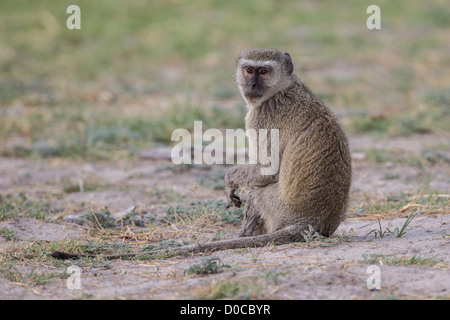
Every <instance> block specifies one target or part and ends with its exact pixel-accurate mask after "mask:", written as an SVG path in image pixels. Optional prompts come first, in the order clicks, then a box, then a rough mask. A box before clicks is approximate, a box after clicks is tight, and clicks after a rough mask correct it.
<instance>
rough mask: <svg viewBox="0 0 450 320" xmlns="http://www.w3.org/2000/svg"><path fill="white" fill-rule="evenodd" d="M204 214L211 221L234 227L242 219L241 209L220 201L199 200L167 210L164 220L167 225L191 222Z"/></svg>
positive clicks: (242, 212)
mask: <svg viewBox="0 0 450 320" xmlns="http://www.w3.org/2000/svg"><path fill="white" fill-rule="evenodd" d="M205 214H208V217H209V218H210V219H211V220H213V221H217V220H219V221H223V222H225V223H231V224H236V225H237V224H240V223H241V222H242V219H243V217H244V211H243V209H242V208H233V207H231V206H230V205H228V204H227V203H225V202H224V201H222V200H201V201H195V202H193V203H192V204H191V206H189V207H184V206H180V205H177V206H175V207H174V206H171V207H169V208H167V209H166V216H165V217H164V220H165V221H166V222H169V223H175V222H192V221H194V220H196V219H198V218H199V217H201V216H203V215H205Z"/></svg>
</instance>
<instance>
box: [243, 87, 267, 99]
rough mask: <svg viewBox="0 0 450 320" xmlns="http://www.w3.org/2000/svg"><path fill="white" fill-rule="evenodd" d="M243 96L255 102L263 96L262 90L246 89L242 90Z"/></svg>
mask: <svg viewBox="0 0 450 320" xmlns="http://www.w3.org/2000/svg"><path fill="white" fill-rule="evenodd" d="M244 95H245V97H246V98H247V99H249V100H257V99H260V98H262V96H263V95H264V89H253V88H252V89H247V90H244Z"/></svg>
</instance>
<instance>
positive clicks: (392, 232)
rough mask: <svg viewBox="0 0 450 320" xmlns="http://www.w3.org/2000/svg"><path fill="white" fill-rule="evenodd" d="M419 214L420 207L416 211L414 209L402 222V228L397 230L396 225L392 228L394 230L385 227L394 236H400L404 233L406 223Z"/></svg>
mask: <svg viewBox="0 0 450 320" xmlns="http://www.w3.org/2000/svg"><path fill="white" fill-rule="evenodd" d="M418 214H420V209H419V210H418V211H416V212H415V213H411V214H410V215H409V216H408V218H407V219H406V221H405V223H404V224H403V226H402V228H401V229H400V230H399V229H398V227H396V228H395V229H394V231H391V230H389V229H388V228H386V230H387V231H388V232H389V233H390V234H391V235H393V236H394V237H396V238H401V237H402V236H403V235H404V234H405V233H406V231H405V229H406V227H407V226H408V224H409V223H410V222H411V221H412V220H413V219H414V218H415V217H416V216H417V215H418Z"/></svg>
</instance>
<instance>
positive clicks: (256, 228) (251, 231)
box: [239, 190, 264, 237]
mask: <svg viewBox="0 0 450 320" xmlns="http://www.w3.org/2000/svg"><path fill="white" fill-rule="evenodd" d="M258 192H259V190H254V191H250V192H249V195H248V199H247V202H246V203H245V208H244V221H243V222H242V228H241V232H240V233H239V236H240V237H250V236H252V235H257V234H263V233H264V231H263V229H264V221H263V220H262V219H261V216H260V214H259V212H258V211H257V210H256V207H255V205H254V202H253V198H254V197H257V196H256V194H258Z"/></svg>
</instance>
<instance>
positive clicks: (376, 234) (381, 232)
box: [364, 218, 386, 238]
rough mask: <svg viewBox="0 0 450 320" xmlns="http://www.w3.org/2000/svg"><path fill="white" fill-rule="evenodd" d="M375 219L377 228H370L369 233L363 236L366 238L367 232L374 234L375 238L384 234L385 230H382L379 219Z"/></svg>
mask: <svg viewBox="0 0 450 320" xmlns="http://www.w3.org/2000/svg"><path fill="white" fill-rule="evenodd" d="M377 221H378V230H377V229H372V230H370V231H369V233H368V234H366V235H365V237H364V238H367V237H368V236H369V234H371V233H372V232H373V233H374V234H375V238H376V237H377V236H378V237H380V238H383V237H384V235H385V234H386V231H383V228H382V227H381V222H380V219H378V218H377Z"/></svg>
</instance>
